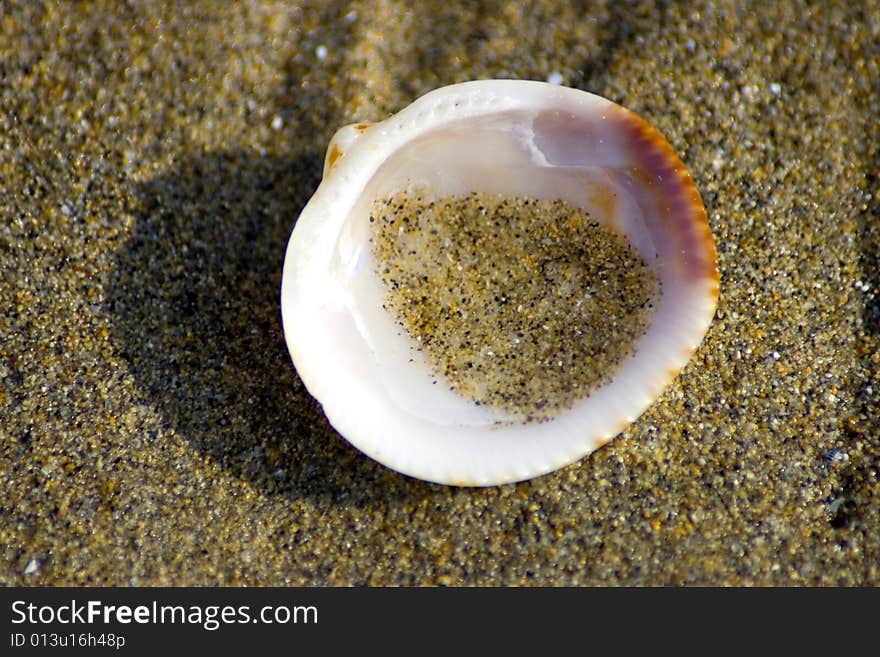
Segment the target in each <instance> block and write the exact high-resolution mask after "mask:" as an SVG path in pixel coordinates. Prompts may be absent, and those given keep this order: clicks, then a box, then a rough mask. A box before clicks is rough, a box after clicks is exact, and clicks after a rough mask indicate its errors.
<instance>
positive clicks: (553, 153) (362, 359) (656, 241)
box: [281, 80, 719, 486]
mask: <svg viewBox="0 0 880 657" xmlns="http://www.w3.org/2000/svg"><path fill="white" fill-rule="evenodd" d="M407 190H415V191H412V193H413V194H422V193H424V194H427V195H428V196H429V197H432V198H434V199H449V198H452V199H461V198H464V197H465V196H466V195H468V194H473V193H479V194H484V195H489V196H491V197H492V198H499V199H505V198H526V199H537V200H543V201H547V202H549V201H557V200H558V201H560V202H564V203H565V204H566V205H567V206H570V207H574V208H577V209H579V211H583V212H584V213H586V215H587V216H589V217H592V218H594V219H595V220H596V221H597V222H598V223H599V224H600V225H601V226H603V227H606V228H607V229H610V230H611V231H613V232H614V234H616V235H619V236H621V237H623V238H625V240H626V244H628V245H629V247H631V248H632V250H633V251H634V252H635V253H637V254H638V255H639V256H640V257H641V259H642V261H643V263H644V265H645V266H646V267H647V269H648V270H650V272H651V274H652V275H653V276H655V277H656V279H657V280H658V281H659V285H660V288H659V289H660V292H659V296H658V297H657V299H656V303H655V304H654V307H653V310H652V311H651V312H650V313H649V314H648V315H647V316H646V317H647V320H646V326H645V328H644V330H643V331H642V333H643V334H640V335H638V336H636V338H634V339H633V341H632V344H631V348H630V349H629V350H628V351H627V352H626V353H625V355H624V356H623V357H622V358H621V360H620V362H619V363H618V364H616V365H615V367H614V368H613V370H611V371H609V372H608V373H607V374H608V375H607V377H606V379H605V380H602V381H601V382H600V383H599V384H597V385H595V386H594V387H593V388H592V389H591V390H589V391H588V392H585V393H584V394H583V395H582V396H580V397H578V396H577V395H576V398H575V399H574V401H571V402H570V403H568V404H567V405H565V404H563V405H562V406H561V407H560V408H558V409H556V410H553V411H552V412H550V413H549V414H548V415H545V416H541V417H538V418H537V420H536V419H535V417H533V416H530V415H529V416H527V415H525V414H523V413H517V412H513V411H511V409H509V408H503V407H497V406H495V407H493V406H491V405H488V404H480V403H479V401H478V400H477V401H475V399H474V397H473V396H468V395H465V394H462V393H461V392H460V391H459V390H451V389H450V387H455V386H449V385H446V383H448V381H444V380H443V377H442V373H441V374H438V372H437V371H436V368H434V369H432V366H431V365H430V362H429V358H428V356H426V355H425V352H424V350H423V349H422V348H421V347H420V346H419V344H418V340H417V338H416V337H414V336H413V335H412V334H411V333H410V332H409V331H407V330H404V329H403V328H401V321H400V318H399V317H397V316H395V315H394V313H392V312H390V311H389V310H387V309H386V305H388V304H387V303H386V301H387V299H388V296H387V294H388V290H387V288H386V283H383V281H382V280H381V278H382V277H381V276H380V274H379V272H380V268H381V267H383V266H384V265H382V263H381V262H379V258H378V256H377V251H376V247H375V246H371V245H372V244H373V240H374V238H375V232H374V229H373V228H371V221H370V219H371V217H372V216H373V214H375V211H374V209H375V207H376V204H377V199H388V198H390V197H391V196H393V195H394V194H397V193H401V192H407ZM543 201H542V202H543ZM401 230H402V229H401ZM502 231H503V227H502ZM453 234H454V233H453ZM501 235H502V239H500V240H498V241H497V242H499V243H501V242H504V241H505V240H504V239H503V235H504V233H503V232H502V233H501ZM511 239H512V236H511ZM629 247H627V248H629ZM486 250H487V251H488V250H489V249H486ZM413 253H414V254H415V255H414V256H413V257H414V258H416V259H418V258H419V257H421V255H422V254H421V253H420V252H419V249H413ZM479 255H480V254H478V256H479ZM433 257H437V256H436V254H435V255H434V256H433ZM426 271H428V272H429V273H430V272H432V271H433V269H431V268H430V267H429V268H428V269H427V270H426ZM425 278H427V276H426V277H425ZM536 280H537V279H536ZM718 290H719V277H718V271H717V265H716V254H715V243H714V240H713V237H712V234H711V232H710V230H709V226H708V222H707V218H706V212H705V210H704V208H703V204H702V201H701V199H700V195H699V192H698V191H697V189H696V187H695V185H694V183H693V181H692V180H691V177H690V175H689V174H688V172H687V171H686V169H685V167H684V165H683V164H682V163H681V161H680V160H679V158H678V157H677V156H676V155H675V153H674V152H673V151H672V149H671V147H670V146H669V144H668V143H667V142H666V141H665V139H664V138H663V137H662V136H661V135H660V134H658V133H657V131H655V130H654V129H653V128H652V127H651V126H650V125H648V124H647V123H646V122H645V121H644V120H642V119H641V118H639V117H638V116H636V115H635V114H633V113H632V112H630V111H628V110H626V109H624V108H622V107H620V106H618V105H616V104H614V103H612V102H611V101H608V100H606V99H604V98H601V97H599V96H595V95H593V94H590V93H587V92H584V91H579V90H575V89H570V88H565V87H561V86H556V85H552V84H547V83H542V82H530V81H515V80H486V81H476V82H466V83H462V84H456V85H452V86H448V87H443V88H440V89H437V90H435V91H432V92H430V93H428V94H426V95H425V96H423V97H421V98H419V99H418V100H416V101H415V102H413V103H412V104H411V105H410V106H408V107H406V108H405V109H403V110H401V111H400V112H399V113H397V114H395V115H393V116H391V117H389V118H388V119H386V120H384V121H382V122H379V123H375V124H367V123H360V124H355V125H350V126H346V127H344V128H342V129H340V130H339V131H338V132H337V133H336V135H335V136H334V137H333V139H332V141H331V142H330V145H329V148H328V151H327V156H326V160H325V165H324V176H323V180H322V182H321V184H320V185H319V187H318V189H317V190H316V192H315V194H314V196H313V197H312V198H311V200H310V201H309V203H308V204H307V205H306V207H305V208H304V209H303V211H302V213H301V214H300V216H299V218H298V220H297V222H296V224H295V227H294V229H293V232H292V234H291V238H290V242H289V245H288V248H287V253H286V257H285V262H284V273H283V279H282V286H281V310H282V322H283V327H284V334H285V339H286V341H287V345H288V348H289V350H290V354H291V357H292V359H293V363H294V365H295V367H296V369H297V371H298V373H299V375H300V377H301V378H302V381H303V383H304V384H305V385H306V387H307V388H308V390H309V391H310V393H311V394H312V395H314V397H315V398H316V399H317V400H318V401H319V402H320V403H321V404H322V406H323V410H324V412H325V414H326V415H327V417H328V419H329V421H330V422H331V424H332V425H333V426H334V427H335V428H336V429H337V430H338V431H339V433H340V434H342V436H344V437H345V438H346V439H347V440H348V441H349V442H351V443H352V444H353V445H354V446H355V447H357V448H358V449H360V450H361V451H362V452H364V453H366V454H367V455H369V456H370V457H372V458H374V459H376V460H377V461H379V462H381V463H383V464H385V465H386V466H388V467H390V468H393V469H395V470H397V471H399V472H402V473H405V474H407V475H411V476H413V477H418V478H421V479H425V480H428V481H433V482H438V483H444V484H452V485H460V486H487V485H494V484H501V483H507V482H514V481H520V480H524V479H528V478H531V477H535V476H537V475H541V474H544V473H547V472H550V471H552V470H555V469H557V468H560V467H562V466H565V465H567V464H570V463H572V462H574V461H576V460H578V459H580V458H581V457H583V456H585V455H586V454H588V453H590V452H591V451H593V450H595V449H596V448H598V447H600V446H601V445H603V444H605V443H606V442H607V441H609V440H610V439H611V438H612V437H614V436H615V435H617V434H618V433H620V432H621V431H622V430H623V429H625V428H626V427H627V426H628V425H629V424H630V423H631V422H633V421H634V420H635V419H636V418H637V417H638V416H639V415H640V414H641V413H642V412H643V411H644V410H645V409H646V408H647V407H648V406H649V405H650V404H651V403H652V401H653V400H654V399H656V397H657V396H658V395H659V394H660V393H661V392H662V390H663V389H664V388H665V387H666V386H667V385H668V384H669V383H670V382H671V381H672V380H673V378H674V377H675V376H676V375H677V374H678V372H679V371H680V370H681V369H682V368H683V367H684V365H685V364H686V363H687V362H688V360H689V358H690V357H691V355H692V354H693V352H694V351H695V349H696V348H697V347H698V345H699V344H700V342H701V340H702V339H703V336H704V334H705V332H706V331H707V329H708V327H709V324H710V322H711V320H712V317H713V315H714V312H715V306H716V303H717V298H718ZM575 292H578V290H575ZM545 297H546V298H547V299H551V298H552V294H551V293H550V291H548V293H547V295H545ZM547 303H551V302H547ZM536 330H537V329H536ZM522 362H524V363H525V362H526V361H522ZM572 362H575V363H578V362H579V360H578V358H574V357H573V359H572ZM528 363H532V361H528ZM560 364H561V361H560ZM488 371H490V372H491V368H490V369H489V370H488ZM555 372H556V371H555V370H553V369H548V371H547V374H546V379H542V378H540V377H539V378H538V381H537V385H538V387H539V388H540V387H541V386H543V385H545V384H546V386H547V388H548V389H550V388H552V387H553V385H554V381H555V379H554V378H553V377H554V376H556V374H555ZM557 387H562V388H566V389H568V388H570V387H571V385H570V384H568V383H566V384H564V385H562V386H557Z"/></svg>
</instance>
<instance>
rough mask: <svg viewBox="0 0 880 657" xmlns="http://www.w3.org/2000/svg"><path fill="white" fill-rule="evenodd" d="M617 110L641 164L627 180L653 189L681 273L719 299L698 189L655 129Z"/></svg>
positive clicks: (711, 244)
mask: <svg viewBox="0 0 880 657" xmlns="http://www.w3.org/2000/svg"><path fill="white" fill-rule="evenodd" d="M615 109H616V110H617V112H616V118H617V121H618V124H619V127H620V128H621V130H622V131H623V132H624V134H625V135H626V139H627V141H628V142H629V147H630V149H631V154H632V156H633V159H634V160H635V161H637V162H640V163H641V166H640V167H634V168H633V169H632V170H631V171H630V173H631V175H633V177H635V178H636V179H638V180H639V181H640V182H642V183H643V184H644V185H645V187H646V188H647V189H652V190H655V192H654V194H655V198H656V199H657V207H658V209H659V211H660V217H661V219H663V221H664V222H665V223H666V224H667V225H668V227H669V229H670V233H671V234H673V235H676V236H678V239H679V241H680V244H679V253H680V254H681V255H682V257H683V258H684V261H683V264H684V268H685V269H684V271H685V274H686V275H688V276H689V277H691V278H693V279H694V280H701V279H706V280H707V281H708V282H709V292H710V294H711V295H712V296H713V298H715V299H717V297H718V290H719V274H718V266H717V254H716V250H715V239H714V238H713V237H712V231H711V230H710V228H709V220H708V217H707V216H706V209H705V207H704V206H703V200H702V198H701V197H700V192H699V191H698V190H697V186H696V185H695V184H694V181H693V179H692V178H691V175H690V174H689V173H688V171H687V169H686V168H685V166H684V164H683V163H682V161H681V159H679V157H678V155H676V154H675V151H674V150H672V147H671V146H670V145H669V143H668V142H667V141H666V139H665V138H664V137H663V136H662V135H661V134H660V133H659V132H657V130H655V129H654V128H653V127H652V126H651V125H650V124H649V123H648V122H647V121H645V120H644V119H642V118H641V117H639V116H638V115H636V114H635V113H633V112H630V111H629V110H627V109H625V108H623V107H619V106H616V107H615Z"/></svg>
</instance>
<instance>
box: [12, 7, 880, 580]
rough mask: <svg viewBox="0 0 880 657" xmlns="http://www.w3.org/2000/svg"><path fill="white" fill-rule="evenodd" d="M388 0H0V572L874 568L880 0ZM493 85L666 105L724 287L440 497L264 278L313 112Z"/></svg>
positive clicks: (280, 235)
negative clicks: (665, 350)
mask: <svg viewBox="0 0 880 657" xmlns="http://www.w3.org/2000/svg"><path fill="white" fill-rule="evenodd" d="M407 4H408V3H403V2H396V1H393V0H386V1H384V2H379V3H365V2H364V3H361V2H352V3H343V2H307V3H305V4H302V5H300V6H301V8H300V9H297V8H295V7H294V5H293V4H292V3H286V2H242V3H226V2H219V1H218V2H207V1H206V2H191V3H186V5H185V6H183V4H182V3H181V5H180V6H178V7H176V8H175V10H174V11H171V10H167V11H165V10H162V9H160V8H158V7H157V6H155V5H154V4H153V3H144V4H143V5H141V4H137V3H135V4H134V6H129V5H124V6H123V5H121V4H120V3H117V2H110V1H109V0H108V1H105V2H93V3H57V6H56V5H51V6H46V7H41V6H39V5H38V4H37V3H33V2H25V1H22V2H7V3H4V10H3V14H2V16H0V217H2V220H0V276H2V281H0V413H2V422H0V485H2V487H3V490H4V495H3V499H2V502H0V547H2V552H0V554H2V566H0V584H3V585H21V584H24V585H62V584H69V585H160V584H164V585H191V584H198V585H212V584H221V585H325V584H333V585H340V584H341V585H348V584H354V585H363V584H369V585H389V584H401V585H434V584H449V585H471V584H483V585H521V584H523V585H567V584H574V585H587V584H599V585H655V584H673V585H679V584H709V585H877V584H878V583H880V474H878V472H880V419H878V418H880V255H878V254H880V128H878V125H877V116H878V115H880V20H878V18H877V16H880V4H878V3H877V2H865V3H859V4H860V5H861V6H862V7H863V8H861V9H859V8H851V7H849V6H848V5H849V4H850V3H844V2H839V3H816V6H808V5H806V4H804V3H766V2H765V3H760V2H755V3H713V5H712V6H710V5H709V4H708V3H707V4H703V3H684V2H681V3H678V2H670V3H664V4H663V7H662V8H658V7H655V6H654V4H653V3H617V2H607V3H604V2H595V3H586V5H587V6H586V7H584V8H582V9H578V10H576V9H573V8H572V7H571V6H569V5H568V4H565V3H557V2H549V1H547V2H540V1H539V2H535V3H532V4H531V5H529V6H523V7H520V6H519V5H514V3H509V4H507V3H494V2H489V3H483V4H482V5H481V6H480V9H471V8H463V7H457V6H453V5H452V4H451V3H445V2H426V3H420V4H419V7H418V8H415V9H407V8H406V5H407ZM713 7H714V8H713ZM489 77H517V78H527V79H539V80H547V79H554V80H559V81H561V82H562V83H564V84H567V85H569V86H573V87H577V88H581V89H585V90H588V91H592V92H594V93H598V94H601V95H603V96H606V97H608V98H610V99H611V100H614V101H616V102H618V103H620V104H622V105H624V106H626V107H628V108H630V109H632V110H634V111H636V112H638V113H639V114H640V115H642V116H643V117H644V118H645V119H647V120H648V121H649V122H650V123H652V124H653V125H654V126H655V127H657V128H658V129H659V130H660V132H662V133H663V134H664V135H665V136H666V137H667V139H668V140H669V141H670V143H671V144H672V146H673V147H674V149H675V150H676V152H678V153H679V155H680V156H681V157H682V159H683V161H684V162H685V164H686V165H687V166H688V168H689V170H690V172H691V174H692V175H693V177H694V180H695V182H696V184H697V187H698V188H699V189H700V191H701V193H702V194H703V199H704V202H705V204H706V208H707V211H708V214H709V221H710V224H711V227H712V230H713V232H714V234H715V238H716V240H717V245H718V251H719V268H720V271H721V299H720V305H719V309H718V312H717V315H716V318H715V321H714V323H713V324H712V326H711V328H710V330H709V333H708V335H707V336H706V339H705V341H704V343H703V345H702V346H701V348H700V349H699V351H698V352H697V354H696V355H695V357H694V358H693V360H692V361H691V363H690V365H689V366H688V367H687V368H686V369H685V370H684V371H683V372H682V374H681V375H680V376H679V378H678V379H677V380H676V381H675V383H674V384H673V385H672V386H671V387H670V388H669V389H668V390H667V391H666V392H665V393H664V395H663V396H662V398H661V399H660V400H659V401H658V402H657V403H656V404H655V405H653V406H652V407H651V408H650V409H649V410H648V411H647V412H646V413H645V414H644V415H643V416H642V417H641V418H640V419H639V420H638V421H637V422H636V423H635V424H633V425H632V426H631V427H630V428H629V429H627V430H626V431H625V432H624V433H623V434H622V435H621V436H619V437H618V438H616V439H615V440H613V441H612V442H611V443H609V444H608V445H607V446H605V447H603V448H602V449H600V450H598V451H597V452H595V453H594V454H592V455H591V456H589V457H587V458H585V459H583V460H581V461H579V462H578V463H576V464H573V465H571V466H569V467H566V468H564V469H562V470H560V471H557V472H555V473H553V474H550V475H546V476H543V477H540V478H538V479H535V480H532V481H529V482H525V483H521V484H517V485H509V486H502V487H494V488H486V489H462V488H451V487H445V486H439V485H432V484H427V483H423V482H420V481H415V480H412V479H409V478H406V477H404V476H401V475H399V474H396V473H394V472H392V471H390V470H387V469H386V468H384V467H383V466H381V465H379V464H377V463H375V462H373V461H371V460H370V459H368V458H366V457H364V456H363V455H361V454H359V453H358V452H357V451H356V450H354V449H353V448H352V447H350V446H349V445H348V443H346V442H345V440H344V439H343V438H342V437H340V436H339V435H338V434H337V433H336V432H335V431H334V430H333V429H332V428H331V427H330V426H329V425H328V423H327V422H326V420H325V419H324V416H323V414H322V412H321V408H320V406H319V405H318V404H317V403H316V402H315V401H314V400H313V399H312V398H311V397H310V396H309V394H308V393H307V392H306V390H305V389H304V388H303V385H302V384H301V382H300V381H299V379H298V377H297V375H296V372H295V371H294V369H293V367H292V366H291V363H290V359H289V356H288V354H287V351H286V348H285V345H284V342H283V338H282V334H281V329H280V319H279V307H278V303H279V302H278V295H279V285H280V275H281V266H282V260H283V257H284V250H285V247H286V242H287V238H288V236H289V233H290V230H291V227H292V226H293V223H294V221H295V219H296V217H297V215H298V213H299V210H300V209H301V208H302V206H303V205H304V204H305V202H306V201H307V200H308V198H309V196H310V195H311V194H312V193H313V191H314V189H315V187H316V186H317V183H318V181H319V178H320V172H321V164H322V159H323V152H324V149H325V147H326V144H327V141H328V140H329V138H330V136H331V135H332V134H333V132H334V131H335V129H336V128H337V127H339V126H341V125H342V124H344V123H347V122H351V121H355V120H358V121H367V120H377V119H381V118H383V117H385V116H387V115H388V114H389V113H391V112H394V111H396V110H398V109H400V108H402V107H403V106H404V105H406V104H408V103H409V102H410V101H411V100H413V99H414V98H415V97H417V96H419V95H421V94H422V93H424V92H426V91H429V90H430V89H432V88H435V87H437V86H441V85H443V84H448V83H452V82H458V81H463V80H468V79H479V78H489Z"/></svg>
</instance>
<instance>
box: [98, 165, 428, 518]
mask: <svg viewBox="0 0 880 657" xmlns="http://www.w3.org/2000/svg"><path fill="white" fill-rule="evenodd" d="M320 170H321V158H320V157H319V156H317V155H307V156H304V157H300V158H296V159H291V160H284V159H273V158H271V157H261V156H259V155H257V154H251V153H242V152H230V153H216V154H212V155H207V156H205V157H199V158H196V159H191V160H186V161H183V162H182V163H181V164H180V165H179V166H178V167H177V168H176V170H174V171H172V172H170V173H169V174H167V175H164V176H161V177H158V178H155V179H152V180H150V181H148V182H146V183H145V184H142V185H140V186H139V187H138V188H137V190H136V195H137V198H138V203H139V207H138V209H137V212H136V215H135V216H136V224H135V226H134V227H133V229H132V231H131V239H130V240H129V241H128V243H127V244H126V246H125V247H124V248H123V249H122V250H121V251H119V252H118V253H117V267H116V273H115V276H114V279H113V280H112V281H110V282H109V285H108V287H109V294H108V309H109V311H110V313H111V317H112V322H111V324H112V326H113V331H114V333H115V335H114V338H115V341H116V344H117V345H118V347H119V349H120V351H121V355H122V357H123V358H124V359H125V360H126V361H127V362H128V363H129V365H130V368H131V371H132V373H133V375H134V376H135V378H136V381H137V383H138V384H139V386H140V387H141V389H142V390H143V391H144V392H145V395H146V399H144V400H141V401H142V403H144V404H147V405H151V406H153V407H155V408H156V409H157V410H158V411H159V412H160V413H161V414H162V416H163V417H164V419H165V425H164V426H163V427H162V432H161V433H163V434H164V433H166V432H170V431H173V432H176V433H177V434H179V435H180V436H182V437H184V438H185V439H186V440H188V441H189V442H190V443H191V444H192V445H193V446H194V447H195V448H196V449H198V450H199V451H201V452H204V453H205V454H207V455H208V456H210V457H211V458H212V459H213V460H214V461H216V462H217V463H219V464H221V465H222V467H224V468H227V469H229V470H231V471H232V472H233V473H235V474H236V475H237V476H238V477H240V478H242V479H244V480H246V481H247V482H249V484H250V485H251V486H253V487H254V488H255V489H257V490H259V491H260V492H261V493H263V494H266V495H277V494H281V495H286V496H288V497H290V498H300V497H304V496H305V497H308V496H311V497H315V498H320V499H321V500H322V501H323V503H327V502H328V501H330V502H331V503H337V504H346V505H347V504H355V505H371V504H372V503H374V502H375V501H376V500H377V499H378V498H380V497H381V498H382V499H385V500H387V498H388V496H389V494H391V495H395V494H399V495H402V496H406V497H409V496H411V495H412V494H416V495H426V494H431V491H435V490H437V489H438V488H439V487H435V486H432V485H429V484H423V483H422V482H418V481H415V480H410V479H408V478H406V477H403V476H400V475H397V474H396V473H393V472H391V471H389V470H387V469H385V468H384V467H382V466H380V465H378V464H377V463H374V462H373V461H371V460H370V459H368V458H366V457H364V456H362V455H361V454H360V453H358V452H357V451H356V450H354V449H353V448H352V447H350V446H349V445H348V443H347V442H346V441H345V440H343V439H342V438H341V437H340V436H339V434H337V433H336V432H335V431H334V430H333V429H332V427H330V425H329V424H328V422H327V420H326V419H325V417H324V415H323V413H322V411H321V407H320V405H319V404H318V403H317V402H316V401H315V400H314V399H313V398H312V397H311V396H310V395H309V393H308V392H307V391H306V389H305V387H304V386H303V384H302V382H301V381H300V380H299V377H298V376H297V375H296V372H295V370H294V368H293V366H292V364H291V361H290V357H289V355H288V352H287V348H286V346H285V343H284V339H283V336H282V331H281V322H280V313H279V289H280V282H281V269H282V263H283V256H284V250H285V246H286V242H287V239H288V237H289V233H290V229H291V225H292V224H293V221H294V219H295V218H296V217H297V216H298V215H299V212H300V210H301V209H302V207H303V205H304V204H305V202H306V201H307V200H308V197H309V196H310V195H311V193H312V192H313V191H314V189H315V188H316V186H317V184H318V181H319V177H320ZM157 435H158V433H157Z"/></svg>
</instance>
